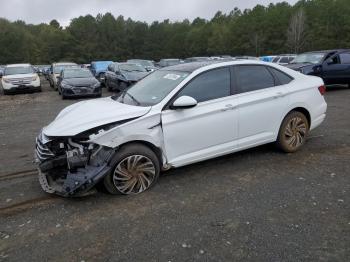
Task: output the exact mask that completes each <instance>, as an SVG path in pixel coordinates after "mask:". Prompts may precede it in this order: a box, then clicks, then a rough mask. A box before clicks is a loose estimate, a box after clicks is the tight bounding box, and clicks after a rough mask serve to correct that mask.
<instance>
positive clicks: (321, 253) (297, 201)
mask: <svg viewBox="0 0 350 262" xmlns="http://www.w3.org/2000/svg"><path fill="white" fill-rule="evenodd" d="M104 92H105V94H104V95H110V94H108V92H106V91H105V90H104ZM326 100H327V102H328V105H329V109H328V116H327V119H326V121H325V123H324V124H322V126H321V127H319V128H318V129H316V130H315V131H313V132H312V133H311V134H310V138H309V140H308V142H307V144H306V146H305V147H304V148H303V149H302V150H301V151H299V152H297V153H295V154H283V153H280V152H279V151H277V150H276V149H275V148H274V146H273V145H266V146H262V147H258V148H255V149H252V150H247V151H244V152H240V153H236V154H232V155H228V156H225V157H220V158H217V159H213V160H210V161H206V162H203V163H199V164H195V165H191V166H188V167H185V168H180V169H176V170H171V171H168V172H166V173H164V174H163V175H162V176H161V178H160V180H159V183H158V184H157V185H156V186H155V187H154V188H152V190H150V191H148V192H146V193H144V194H141V195H137V196H133V197H122V196H111V195H108V194H105V193H103V192H97V193H96V194H94V195H92V196H89V197H85V198H74V199H63V198H60V197H55V196H49V195H47V194H45V193H43V192H42V190H41V188H40V186H39V183H38V181H37V177H36V172H35V166H34V165H33V163H32V161H33V148H34V139H35V136H36V135H37V133H38V132H39V131H40V129H41V127H42V126H44V125H46V124H48V123H49V122H50V121H51V120H53V118H54V117H55V116H56V115H57V113H58V112H59V111H60V110H61V109H63V108H64V107H65V106H67V105H69V104H72V103H75V102H76V100H61V99H60V97H59V96H58V94H57V93H56V92H54V91H52V90H51V89H50V88H49V87H48V86H47V84H46V83H45V85H44V88H43V92H42V93H35V94H25V95H15V96H0V109H1V116H0V261H172V262H175V261H181V262H182V261H349V258H350V118H349V112H350V102H349V101H350V89H347V88H345V87H332V88H329V91H328V92H327V94H326Z"/></svg>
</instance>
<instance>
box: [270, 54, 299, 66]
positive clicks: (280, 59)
mask: <svg viewBox="0 0 350 262" xmlns="http://www.w3.org/2000/svg"><path fill="white" fill-rule="evenodd" d="M296 56H297V55H292V54H286V55H278V56H276V57H275V58H274V59H273V60H272V63H275V64H279V65H288V64H289V63H290V62H292V61H293V60H294V59H295V58H296Z"/></svg>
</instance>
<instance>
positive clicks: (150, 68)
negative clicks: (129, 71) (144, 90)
mask: <svg viewBox="0 0 350 262" xmlns="http://www.w3.org/2000/svg"><path fill="white" fill-rule="evenodd" d="M126 62H127V63H132V64H138V65H140V66H143V67H144V68H145V69H146V70H147V71H149V72H153V71H155V70H157V69H158V67H156V66H155V65H154V62H153V61H152V60H143V59H129V60H128V61H126Z"/></svg>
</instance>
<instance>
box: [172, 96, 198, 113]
mask: <svg viewBox="0 0 350 262" xmlns="http://www.w3.org/2000/svg"><path fill="white" fill-rule="evenodd" d="M197 104H198V103H197V100H196V99H194V98H193V97H190V96H180V97H179V98H177V99H176V100H175V101H174V103H173V104H172V105H171V106H170V109H175V110H176V109H186V108H192V107H195V106H196V105H197Z"/></svg>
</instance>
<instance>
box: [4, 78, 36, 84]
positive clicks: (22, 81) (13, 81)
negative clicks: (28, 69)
mask: <svg viewBox="0 0 350 262" xmlns="http://www.w3.org/2000/svg"><path fill="white" fill-rule="evenodd" d="M9 81H10V83H11V84H13V85H29V84H30V83H31V82H32V78H31V77H26V78H12V79H11V78H10V79H9Z"/></svg>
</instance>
